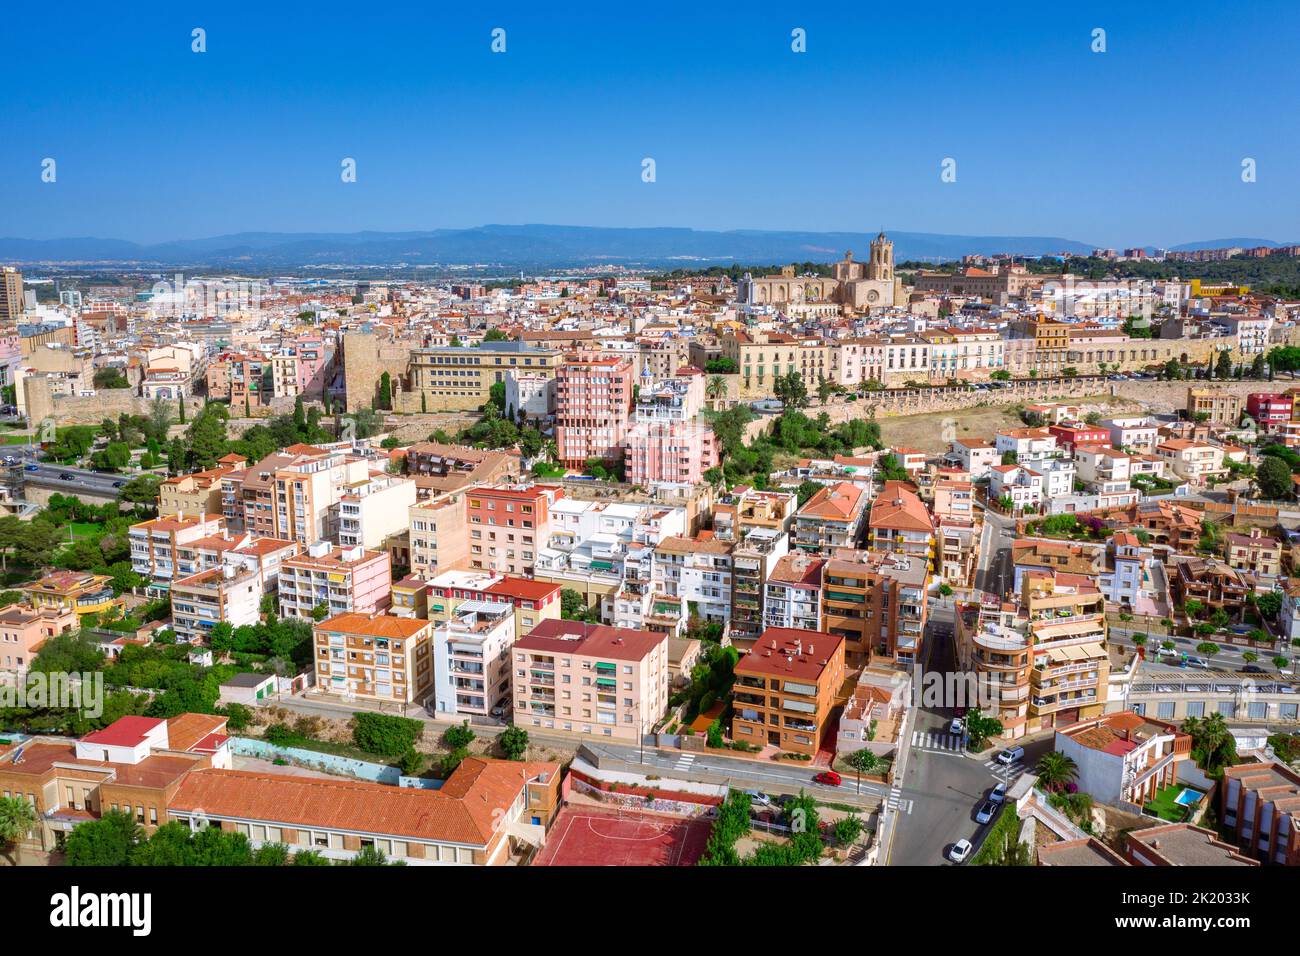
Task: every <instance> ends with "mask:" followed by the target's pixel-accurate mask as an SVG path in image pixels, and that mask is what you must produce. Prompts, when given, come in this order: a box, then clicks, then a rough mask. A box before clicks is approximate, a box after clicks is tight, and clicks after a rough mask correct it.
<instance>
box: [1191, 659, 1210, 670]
mask: <svg viewBox="0 0 1300 956" xmlns="http://www.w3.org/2000/svg"><path fill="white" fill-rule="evenodd" d="M1187 666H1188V667H1201V668H1204V669H1205V670H1209V669H1210V662H1209V661H1207V660H1206V659H1205V658H1204V657H1189V658H1187Z"/></svg>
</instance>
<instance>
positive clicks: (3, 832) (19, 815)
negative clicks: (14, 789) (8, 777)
mask: <svg viewBox="0 0 1300 956" xmlns="http://www.w3.org/2000/svg"><path fill="white" fill-rule="evenodd" d="M37 822H38V818H37V816H36V808H35V807H34V806H32V805H31V804H30V803H28V802H27V801H26V800H23V799H20V798H19V797H0V846H2V847H4V857H5V859H6V860H8V861H9V865H10V866H16V865H17V862H16V860H15V855H16V851H17V849H18V841H19V840H21V839H23V837H25V836H27V834H29V833H31V832H32V831H33V830H35V829H36V824H37Z"/></svg>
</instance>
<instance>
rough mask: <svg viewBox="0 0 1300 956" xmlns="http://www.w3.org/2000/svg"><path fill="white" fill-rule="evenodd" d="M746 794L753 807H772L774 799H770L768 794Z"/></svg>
mask: <svg viewBox="0 0 1300 956" xmlns="http://www.w3.org/2000/svg"><path fill="white" fill-rule="evenodd" d="M745 793H746V794H747V795H748V797H749V802H750V805H751V806H755V807H770V806H771V805H772V798H771V797H769V796H768V795H767V794H765V793H764V792H763V791H762V790H746V791H745Z"/></svg>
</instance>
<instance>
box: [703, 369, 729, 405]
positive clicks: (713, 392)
mask: <svg viewBox="0 0 1300 956" xmlns="http://www.w3.org/2000/svg"><path fill="white" fill-rule="evenodd" d="M704 394H705V395H706V396H707V397H708V399H709V401H710V402H712V403H713V407H714V408H717V407H718V403H719V402H721V401H722V400H723V399H725V398H726V397H727V380H726V379H725V378H723V377H722V376H721V375H715V376H713V377H712V378H711V379H709V384H708V385H706V386H705V388H704Z"/></svg>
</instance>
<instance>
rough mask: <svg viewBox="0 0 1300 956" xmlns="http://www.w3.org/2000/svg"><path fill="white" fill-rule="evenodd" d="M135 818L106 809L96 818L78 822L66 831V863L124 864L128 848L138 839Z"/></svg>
mask: <svg viewBox="0 0 1300 956" xmlns="http://www.w3.org/2000/svg"><path fill="white" fill-rule="evenodd" d="M140 833H141V830H140V826H139V824H137V823H136V822H135V818H134V817H132V816H130V815H129V814H126V813H122V812H121V811H120V810H109V811H108V812H107V813H105V814H104V815H103V816H101V817H100V818H99V819H98V820H87V821H86V822H85V823H79V824H77V826H76V827H74V828H73V830H72V832H71V833H69V834H68V839H67V843H66V846H65V854H64V862H65V863H66V864H67V865H68V866H126V865H127V862H128V859H129V857H130V854H131V850H132V848H133V847H135V845H136V844H137V843H139V842H140Z"/></svg>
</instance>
